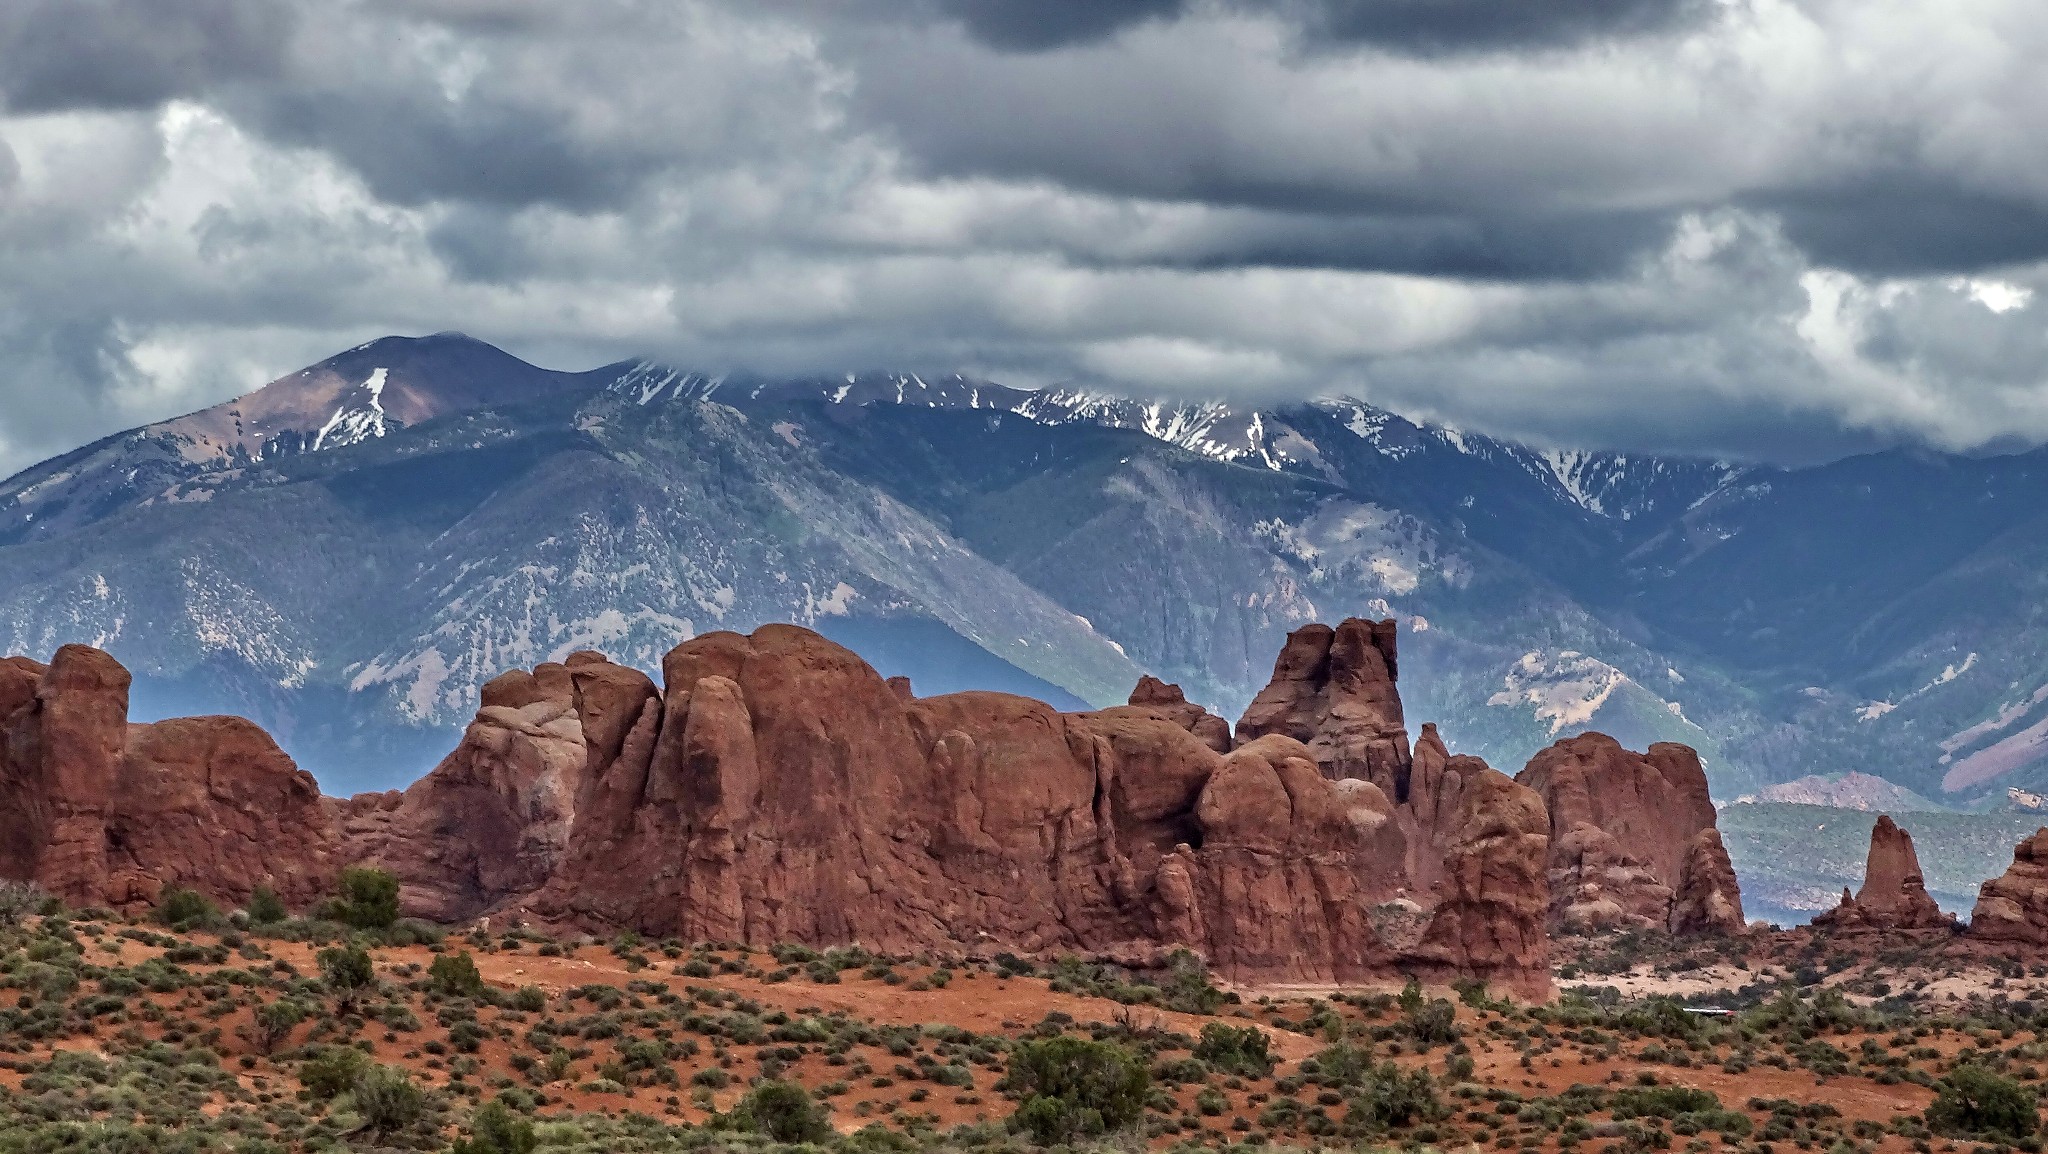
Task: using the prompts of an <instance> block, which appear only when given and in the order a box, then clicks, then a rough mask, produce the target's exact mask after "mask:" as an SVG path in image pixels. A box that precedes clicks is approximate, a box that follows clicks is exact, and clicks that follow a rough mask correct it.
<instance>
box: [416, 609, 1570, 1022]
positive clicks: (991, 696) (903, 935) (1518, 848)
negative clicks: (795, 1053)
mask: <svg viewBox="0 0 2048 1154" xmlns="http://www.w3.org/2000/svg"><path fill="white" fill-rule="evenodd" d="M1376 652H1377V651H1376ZM569 668H570V672H571V675H572V679H573V681H574V683H575V686H576V689H577V695H578V699H579V700H580V701H581V702H583V703H584V705H583V707H582V708H579V709H578V711H577V712H578V715H579V717H580V718H582V722H581V724H582V732H583V733H584V734H585V741H584V746H585V750H586V754H587V756H586V761H585V765H586V774H585V777H584V779H583V781H582V784H581V786H580V788H578V789H577V790H575V791H574V793H575V803H574V811H573V815H572V816H571V818H570V820H569V828H568V831H567V834H566V837H565V838H561V839H552V840H546V842H545V844H546V845H547V846H549V847H554V846H561V847H565V848H563V849H562V850H561V851H560V856H559V858H558V860H557V864H556V865H555V867H554V868H553V870H552V873H551V875H550V876H549V878H548V880H547V881H546V882H545V883H544V884H542V885H541V886H539V887H537V888H536V889H534V890H532V891H529V892H514V891H511V890H500V891H499V893H498V894H497V897H498V900H497V902H496V903H495V904H493V903H490V898H491V896H492V895H491V892H490V891H491V886H490V884H489V883H487V882H486V881H485V880H484V878H485V874H484V872H483V871H481V870H477V869H474V868H471V866H470V863H468V862H467V861H463V862H458V863H456V865H457V868H455V869H453V870H447V871H443V873H442V874H440V875H437V876H438V877H440V878H442V880H439V881H435V880H433V879H423V878H418V877H413V878H408V887H407V893H408V895H409V896H410V897H411V898H412V899H414V900H418V899H420V898H424V897H428V896H432V895H442V894H448V893H455V894H458V895H460V896H461V899H462V904H461V906H460V908H462V909H464V910H473V909H482V908H485V907H486V906H487V905H490V906H491V908H505V909H516V910H521V911H524V912H526V913H529V914H531V915H534V916H537V917H541V918H546V919H565V920H573V921H580V922H585V923H589V924H592V925H600V924H601V925H608V926H609V925H627V926H632V927H634V928H636V929H639V930H640V931H642V932H644V933H648V934H651V935H658V936H664V937H668V936H673V937H679V938H684V939H708V940H742V941H750V942H772V941H781V940H801V941H809V942H819V943H834V942H850V941H859V942H861V943H863V944H865V945H867V946H869V947H871V948H876V949H882V950H888V951H899V952H914V951H923V950H947V951H962V950H964V951H995V950H1004V949H1007V950H1016V951H1019V952H1027V953H1064V952H1075V953H1082V954H1087V955H1091V956H1101V957H1109V958H1114V959H1119V960H1124V961H1128V962H1132V963H1135V964H1146V963H1152V962H1156V961H1158V960H1159V959H1160V958H1161V957H1162V956H1163V955H1164V954H1165V953H1166V952H1168V951H1170V950H1172V949H1175V948H1179V947H1183V946H1184V947H1187V948H1191V949H1194V950H1196V951H1198V952H1200V953H1201V954H1202V955H1204V956H1205V957H1206V958H1208V959H1209V961H1210V963H1211V965H1212V966H1214V967H1215V968H1216V969H1217V970H1218V971H1219V972H1221V973H1223V974H1224V975H1226V976H1228V977H1231V978H1234V979H1237V980H1246V981H1258V980H1283V979H1284V980H1295V981H1328V982H1351V981H1365V980H1374V979H1387V978H1392V977H1396V976H1398V975H1400V974H1403V973H1418V974H1423V975H1425V976H1429V977H1434V978H1449V977H1453V976H1469V975H1477V976H1481V977H1485V978H1487V979H1489V980H1492V981H1495V982H1497V983H1498V984H1501V985H1504V986H1508V987H1512V988H1516V989H1520V990H1523V991H1526V992H1540V991H1541V990H1543V989H1545V988H1547V956H1548V954H1547V941H1546V939H1545V938H1544V936H1543V915H1544V910H1545V909H1546V907H1547V891H1546V886H1545V875H1544V861H1545V853H1544V849H1545V842H1546V828H1547V827H1546V822H1545V819H1544V816H1543V812H1542V805H1541V802H1540V800H1539V799H1538V798H1537V797H1536V795H1535V794H1534V793H1533V792H1531V791H1529V790H1527V789H1524V788H1522V787H1520V786H1517V785H1515V784H1514V783H1513V782H1512V781H1510V780H1509V779H1507V778H1506V777H1505V776H1503V775H1501V774H1498V773H1496V772H1494V771H1493V770H1491V769H1489V768H1487V767H1486V766H1485V765H1484V763H1482V762H1479V761H1478V760H1477V759H1473V758H1446V759H1444V760H1443V763H1442V764H1438V763H1436V762H1432V763H1431V766H1432V769H1431V776H1430V778H1429V785H1428V788H1427V789H1426V790H1424V791H1422V792H1421V793H1419V794H1418V795H1417V799H1416V801H1417V803H1418V804H1415V805H1409V806H1405V807H1404V806H1403V805H1401V804H1398V803H1396V802H1395V801H1393V800H1392V799H1391V798H1389V797H1388V796H1387V793H1386V791H1385V790H1384V789H1383V788H1381V787H1380V786H1379V785H1377V784H1375V783H1373V782H1371V781H1368V780H1364V779H1360V778H1355V777H1353V778H1340V779H1335V780H1333V779H1332V778H1331V777H1330V776H1329V772H1328V765H1327V764H1325V763H1324V762H1323V760H1322V758H1320V757H1319V756H1318V753H1317V751H1316V750H1315V749H1314V748H1312V747H1311V746H1310V745H1308V744H1305V743H1303V742H1302V741H1300V740H1298V739H1296V738H1293V737H1289V736H1287V735H1284V734H1269V735H1264V736H1260V737H1255V738H1250V739H1249V740H1247V741H1246V742H1245V743H1243V744H1242V745H1240V746H1238V747H1237V748H1235V749H1232V750H1229V751H1228V752H1225V751H1222V750H1219V749H1217V748H1215V747H1214V744H1212V742H1213V741H1214V738H1215V736H1216V731H1215V727H1214V726H1212V725H1210V724H1208V723H1207V722H1205V721H1204V718H1206V717H1207V716H1208V715H1207V714H1205V713H1204V712H1203V711H1201V710H1199V709H1197V708H1195V707H1192V706H1189V705H1187V703H1186V702H1185V701H1184V699H1181V698H1180V695H1178V694H1177V693H1174V692H1172V691H1171V689H1170V687H1167V686H1164V685H1163V684H1141V686H1140V689H1139V691H1138V692H1137V693H1135V694H1134V695H1133V697H1134V702H1133V704H1131V705H1126V706H1119V707H1116V708H1113V709H1106V710H1101V711H1098V712H1094V713H1078V714H1062V713H1060V712H1058V711H1056V710H1054V709H1052V708H1051V707H1050V706H1047V705H1044V704H1043V703H1040V702H1036V701H1032V700H1029V699H1026V698H1021V697H1013V696H1009V695H1005V694H997V693H958V694H948V695H944V696H940V697H933V698H925V699H917V698H914V697H911V696H909V695H908V694H907V692H905V689H904V688H903V687H899V686H892V685H890V684H889V683H887V682H885V681H884V680H883V679H882V678H881V677H880V676H879V675H877V674H876V673H875V671H874V670H873V669H872V668H870V667H869V666H868V665H867V664H866V663H865V662H863V661H861V659H860V658H859V657H857V656H856V655H854V654H853V653H851V652H849V651H847V650H845V649H843V648H841V647H839V646H838V645H835V644H833V643H832V642H830V641H827V640H826V639H824V638H823V637H820V636H818V635H817V634H815V633H812V632H810V631H809V630H805V629H800V628H796V627H794V626H765V627H763V628H761V629H759V630H756V631H755V632H754V633H753V634H752V635H751V636H740V635H738V634H730V633H714V634H707V635H705V636H702V637H698V638H695V639H693V640H691V641H689V642H686V643H684V644H683V645H681V646H679V647H678V648H677V649H676V650H674V651H673V652H671V653H670V654H669V655H668V657H667V659H666V660H665V661H664V662H663V684H662V687H661V690H660V692H659V693H658V694H657V693H654V692H653V690H652V688H651V686H642V685H640V684H639V683H638V682H636V681H634V679H633V678H631V677H628V676H624V675H622V674H620V673H618V672H615V670H616V667H612V669H613V670H614V671H606V672H603V673H602V674H600V673H598V672H597V671H596V667H595V663H594V662H592V663H590V666H589V667H586V666H581V665H577V664H575V663H573V660H572V664H571V665H570V667H569ZM586 668H588V669H589V671H588V672H586V671H585V670H586ZM1391 684H1392V683H1391V676H1390V675H1389V677H1388V679H1387V686H1388V688H1389V689H1391ZM595 686H602V687H603V693H604V697H603V705H602V708H601V709H600V710H599V711H598V713H599V714H601V716H602V720H598V719H597V718H596V717H594V716H593V715H592V714H591V709H590V703H591V702H592V701H593V699H594V698H595V697H596V694H594V693H593V692H592V687H595ZM1339 704H1341V702H1340V703H1339ZM1395 708H1396V710H1397V709H1398V703H1397V702H1396V704H1395ZM489 713H490V710H489V709H488V708H487V709H486V710H485V711H484V713H483V714H480V716H479V720H478V723H477V725H475V726H472V728H471V731H470V734H469V736H467V737H465V740H464V743H463V744H464V748H463V749H459V750H458V751H457V753H456V754H455V755H451V758H450V759H449V760H448V761H447V762H444V763H443V765H442V767H441V768H439V769H437V770H436V771H435V773H434V774H433V775H431V777H430V779H429V780H428V781H423V782H422V783H421V784H420V785H418V786H415V787H414V789H413V790H411V791H408V793H407V795H406V800H405V801H404V802H402V803H400V805H399V809H400V810H401V811H403V810H405V809H406V808H407V807H411V806H414V805H415V804H417V806H418V808H419V809H420V810H421V811H424V810H426V809H428V808H429V802H430V801H431V800H432V799H436V798H440V799H444V800H442V801H438V802H434V804H438V805H449V804H460V805H463V806H465V807H466V808H468V809H470V810H472V811H479V810H483V809H487V808H488V807H487V806H478V805H476V804H474V803H470V802H460V803H457V802H456V801H455V799H457V798H458V797H461V796H463V795H460V794H458V793H456V792H455V791H453V790H451V789H450V788H449V787H448V786H447V785H433V784H430V783H431V782H432V778H444V779H448V781H449V782H450V783H453V782H456V781H463V782H474V781H476V780H478V779H479V778H488V777H491V776H492V775H491V774H490V773H480V772H479V770H478V768H477V767H479V766H489V765H495V764H497V762H494V761H493V760H492V759H493V757H496V756H497V755H488V756H487V750H486V748H485V746H486V744H487V742H503V741H504V740H506V739H505V738H501V737H496V736H493V735H492V732H493V731H494V730H498V731H502V730H503V729H504V726H505V725H506V724H507V723H509V722H510V720H511V719H509V718H503V717H498V718H496V719H495V720H493V719H491V718H487V717H486V716H485V715H486V714H489ZM628 717H630V718H631V719H632V720H631V722H630V724H629V723H627V722H626V720H625V719H626V718H628ZM600 730H601V731H602V733H603V734H604V735H605V739H604V740H603V741H601V742H600V741H595V740H591V739H590V735H592V734H595V733H597V732H599V731H600ZM563 731H564V733H565V734H566V732H567V727H566V726H564V727H563ZM1312 736H1313V735H1312ZM1205 737H1207V738H1208V739H1209V740H1205ZM1399 752H1400V754H1401V756H1402V759H1403V760H1404V761H1405V759H1406V754H1407V750H1406V747H1405V742H1404V743H1402V744H1401V747H1400V750H1399ZM556 761H557V762H558V763H560V764H568V763H570V762H572V761H573V758H572V757H571V756H570V755H569V752H568V750H567V748H566V747H565V748H564V749H563V750H562V751H561V752H560V754H559V756H557V758H556ZM492 772H493V773H496V772H497V771H495V770H494V771H492ZM529 776H531V775H529ZM557 776H558V777H559V776H560V774H559V773H558V774H557ZM561 792H562V791H559V790H558V791H557V796H560V795H561ZM486 793H487V794H488V795H489V796H491V797H494V798H495V797H499V796H503V792H502V791H501V790H487V791H486ZM415 798H416V799H417V802H415ZM1425 812H1427V813H1428V814H1430V815H1432V817H1430V818H1429V819H1428V820H1425V819H1424V818H1423V817H1422V815H1423V814H1424V813H1425ZM1432 823H1434V824H1432ZM408 827H409V828H413V829H425V828H433V823H432V822H431V821H423V820H420V819H418V818H415V819H411V820H410V821H409V822H408ZM1439 827H1440V828H1439ZM1411 830H1413V831H1415V832H1414V833H1413V834H1411V832H1410V831H1411ZM457 836H458V835H455V834H453V833H451V835H450V838H451V840H454V839H455V838H456V837H457ZM459 836H461V837H467V836H469V835H459ZM522 836H523V835H522ZM404 840H406V839H404V838H394V839H393V840H391V841H387V843H386V846H387V848H386V849H385V850H384V851H383V852H384V855H385V858H386V860H390V859H391V858H392V856H393V850H392V849H391V848H389V847H392V846H395V845H397V844H400V843H402V842H403V841H404ZM501 840H506V839H501ZM1411 840H1414V841H1415V842H1416V843H1417V844H1415V845H1411ZM549 852H550V853H552V852H554V851H553V850H552V849H550V850H549ZM546 856H547V854H536V855H533V857H532V860H533V861H534V862H536V863H537V862H540V861H542V860H544V859H545V858H546ZM1411 860H1414V861H1419V862H1424V863H1427V864H1426V866H1425V868H1423V869H1422V870H1420V871H1419V873H1411V871H1410V870H1409V869H1408V868H1407V863H1408V862H1409V861H1411ZM451 875H452V876H453V877H454V878H455V879H457V880H458V882H459V884H451V883H450V882H449V881H448V880H446V879H447V878H448V877H449V876H451ZM497 876H501V877H510V876H513V875H512V874H510V873H507V874H502V875H497ZM501 884H502V883H501ZM436 900H441V899H439V898H438V897H436Z"/></svg>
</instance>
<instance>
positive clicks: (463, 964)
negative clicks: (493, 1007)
mask: <svg viewBox="0 0 2048 1154" xmlns="http://www.w3.org/2000/svg"><path fill="white" fill-rule="evenodd" d="M427 985H428V986H429V987H430V988H431V989H432V990H433V991H434V992H435V993H437V994H440V995H442V996H443V997H449V998H474V997H476V996H478V995H480V994H482V993H483V992H484V976H483V975H482V974H480V973H478V972H477V969H476V959H475V958H472V957H470V956H469V951H468V950H464V951H462V952H461V953H459V954H455V955H453V956H451V955H448V954H442V955H441V956H440V957H438V958H435V959H434V962H433V964H432V965H430V966H428V967H427Z"/></svg>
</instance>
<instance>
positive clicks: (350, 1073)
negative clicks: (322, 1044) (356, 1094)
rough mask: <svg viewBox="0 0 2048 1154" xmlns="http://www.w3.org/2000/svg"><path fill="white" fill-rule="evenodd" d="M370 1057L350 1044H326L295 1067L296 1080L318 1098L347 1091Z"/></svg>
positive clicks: (365, 1068) (326, 1097)
mask: <svg viewBox="0 0 2048 1154" xmlns="http://www.w3.org/2000/svg"><path fill="white" fill-rule="evenodd" d="M369 1067H370V1059H369V1058H368V1057H366V1056H364V1054H363V1052H362V1051H361V1050H358V1049H356V1048H355V1047H353V1046H328V1047H326V1048H324V1049H322V1050H321V1051H320V1053H319V1055H318V1056H316V1057H314V1058H312V1059H309V1060H308V1061H306V1062H305V1063H304V1064H303V1065H301V1066H300V1067H299V1083H300V1084H301V1085H303V1086H304V1087H305V1088H306V1089H307V1090H309V1091H311V1092H312V1094H313V1097H315V1098H319V1099H323V1100H324V1099H328V1098H334V1097H337V1096H339V1095H342V1094H346V1093H348V1091H349V1089H350V1088H351V1087H353V1086H354V1085H355V1084H356V1079H357V1078H358V1077H360V1076H361V1075H362V1072H363V1071H364V1070H367V1069H369Z"/></svg>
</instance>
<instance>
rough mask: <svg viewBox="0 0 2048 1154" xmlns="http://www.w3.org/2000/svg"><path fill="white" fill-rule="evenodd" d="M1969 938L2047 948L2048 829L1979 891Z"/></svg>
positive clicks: (2016, 850) (2036, 834) (2022, 845)
mask: <svg viewBox="0 0 2048 1154" xmlns="http://www.w3.org/2000/svg"><path fill="white" fill-rule="evenodd" d="M1968 936H1969V937H1971V938H1973V939H1975V940H1977V941H1983V942H1998V943H2007V942H2010V943H2016V944H2020V945H2028V946H2041V945H2048V829H2040V830H2036V831H2035V832H2034V835H2033V836H2032V837H2029V838H2027V839H2026V840H2025V841H2023V842H2021V843H2020V844H2019V845H2018V846H2017V847H2015V848H2014V850H2013V851H2012V864H2011V865H2010V866H2007V867H2006V870H2005V872H2004V873H2002V874H2000V875H1998V876H1997V877H1995V878H1992V879H1991V880H1989V881H1987V882H1985V883H1984V884H1983V885H1982V886H1980V887H1978V890H1977V906H1976V908H1975V909H1974V910H1972V911H1971V912H1970V928H1969V932H1968Z"/></svg>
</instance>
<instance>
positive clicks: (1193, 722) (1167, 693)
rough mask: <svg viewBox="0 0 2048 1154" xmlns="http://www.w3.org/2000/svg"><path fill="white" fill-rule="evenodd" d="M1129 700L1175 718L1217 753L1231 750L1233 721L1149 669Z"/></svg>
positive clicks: (1166, 716) (1162, 715) (1170, 719)
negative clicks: (1194, 699) (1225, 718)
mask: <svg viewBox="0 0 2048 1154" xmlns="http://www.w3.org/2000/svg"><path fill="white" fill-rule="evenodd" d="M1130 704H1131V706H1132V707H1133V708H1136V709H1144V710H1149V711H1150V712H1151V713H1153V714H1154V715H1156V716H1159V717H1163V718H1165V719H1166V720H1168V721H1171V722H1173V723H1174V724H1175V725H1178V726H1180V727H1181V728H1182V729H1185V730H1187V731H1188V732H1189V733H1192V734H1194V735H1195V737H1196V739H1197V740H1199V741H1200V742H1201V743H1202V744H1203V745H1206V746H1208V747H1209V748H1210V749H1213V750H1215V751H1216V752H1218V753H1229V752H1230V746H1231V737H1230V723H1229V722H1227V721H1225V720H1223V719H1222V718H1220V717H1218V716H1216V715H1215V714H1213V713H1211V712H1209V711H1208V710H1206V709H1203V708H1202V707H1201V706H1199V705H1196V704H1194V703H1193V702H1191V701H1189V700H1188V699H1187V695H1186V694H1185V693H1182V692H1181V688H1180V686H1178V685H1174V684H1171V683H1169V682H1165V681H1161V680H1159V679H1158V678H1157V677H1154V676H1152V675H1151V674H1149V673H1147V674H1146V675H1145V676H1143V677H1141V678H1139V679H1138V685H1137V688H1135V689H1133V690H1131V700H1130Z"/></svg>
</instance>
